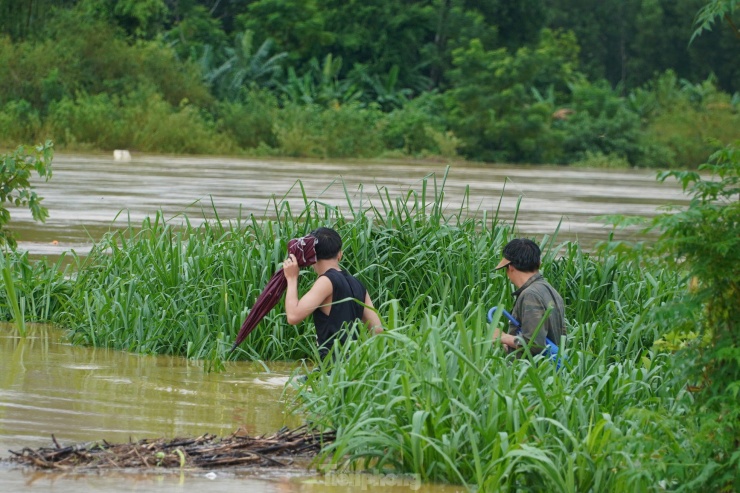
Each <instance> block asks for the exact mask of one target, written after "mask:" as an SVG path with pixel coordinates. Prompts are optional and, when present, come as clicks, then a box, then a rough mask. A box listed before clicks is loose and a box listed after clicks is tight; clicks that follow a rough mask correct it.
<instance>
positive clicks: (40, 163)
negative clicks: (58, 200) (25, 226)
mask: <svg viewBox="0 0 740 493" xmlns="http://www.w3.org/2000/svg"><path fill="white" fill-rule="evenodd" d="M53 147H54V145H53V144H52V142H51V141H46V142H45V143H44V144H40V145H37V146H36V147H34V148H33V150H31V151H30V152H27V151H26V147H25V146H18V148H16V150H15V151H13V152H11V153H10V154H2V155H0V245H3V244H7V245H10V246H11V247H14V246H15V244H16V243H15V240H14V238H13V237H12V235H11V234H10V233H9V232H8V231H7V230H6V229H5V226H6V225H7V224H8V223H9V222H10V211H8V209H7V207H6V203H7V204H10V205H14V206H16V207H28V209H29V210H30V211H31V214H32V216H33V219H34V220H36V221H41V222H43V221H45V220H46V218H47V217H48V216H49V211H48V210H47V209H46V207H44V206H42V205H41V201H42V200H43V199H42V198H41V197H39V196H38V195H36V192H35V191H34V187H33V186H32V185H31V176H32V174H33V171H34V170H35V171H36V173H37V174H38V175H39V176H40V177H41V178H44V179H45V180H47V181H48V180H49V179H51V160H52V157H53V155H54V153H53Z"/></svg>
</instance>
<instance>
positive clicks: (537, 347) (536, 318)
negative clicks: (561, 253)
mask: <svg viewBox="0 0 740 493" xmlns="http://www.w3.org/2000/svg"><path fill="white" fill-rule="evenodd" d="M514 296H515V297H516V301H515V302H514V308H513V310H512V311H511V314H512V315H513V317H514V318H515V319H517V320H518V321H519V323H520V324H521V327H517V326H516V325H514V324H513V323H510V324H509V334H511V335H514V336H516V335H518V336H520V337H521V338H522V339H523V340H524V342H525V343H527V344H529V345H530V346H529V350H530V351H531V353H532V354H539V353H540V352H542V350H543V349H544V348H545V344H546V342H545V338H548V339H550V340H551V341H552V342H554V343H555V344H556V345H558V346H560V338H561V337H562V336H564V335H565V303H564V302H563V298H562V297H561V296H560V294H558V292H557V291H555V289H554V288H553V287H552V286H550V284H549V283H548V282H547V281H546V280H545V278H544V277H542V274H540V273H539V272H538V273H536V274H535V275H533V276H532V277H530V278H529V279H527V282H525V283H524V284H523V285H522V287H520V288H519V289H517V290H516V291H514ZM551 306H552V311H551V312H550V316H549V317H547V320H545V322H544V323H543V324H542V327H541V328H540V330H539V332H537V335H536V336H534V333H535V331H536V330H537V326H538V325H540V321H541V320H542V318H543V317H544V315H545V311H546V310H547V309H548V308H549V307H551ZM519 329H521V334H518V333H517V332H518V330H519ZM533 336H534V339H532V337H533Z"/></svg>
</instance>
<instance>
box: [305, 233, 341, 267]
mask: <svg viewBox="0 0 740 493" xmlns="http://www.w3.org/2000/svg"><path fill="white" fill-rule="evenodd" d="M310 234H311V236H313V237H314V238H316V239H317V240H318V241H317V242H316V246H315V249H316V259H317V260H326V259H330V258H336V257H337V255H339V252H341V251H342V237H341V236H339V233H337V232H336V231H334V230H333V229H331V228H316V229H314V230H313V231H311V233H310Z"/></svg>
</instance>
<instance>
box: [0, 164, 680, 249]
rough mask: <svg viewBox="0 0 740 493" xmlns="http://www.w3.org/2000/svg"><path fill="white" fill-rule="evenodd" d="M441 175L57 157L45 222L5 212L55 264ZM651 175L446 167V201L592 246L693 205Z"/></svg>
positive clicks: (401, 190) (28, 244)
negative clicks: (135, 241) (143, 233)
mask: <svg viewBox="0 0 740 493" xmlns="http://www.w3.org/2000/svg"><path fill="white" fill-rule="evenodd" d="M447 170H448V164H446V163H409V162H390V163H389V162H371V161H358V162H308V161H283V160H272V161H264V160H263V161H259V160H249V159H235V158H225V157H168V156H141V157H138V156H136V155H134V159H133V160H132V161H130V162H120V161H114V160H113V157H112V155H107V154H106V155H85V156H76V155H58V156H56V157H55V158H54V162H53V177H52V179H51V181H49V182H38V183H36V190H37V192H38V194H39V195H40V196H42V197H43V198H44V201H43V204H44V205H45V206H46V207H47V208H48V209H49V218H48V220H47V221H46V223H44V224H39V223H35V222H34V221H33V220H32V219H31V216H30V213H29V212H28V211H26V210H24V209H11V214H12V223H11V227H12V229H13V230H14V231H15V232H17V234H18V236H19V240H20V241H19V246H20V248H21V249H24V250H27V251H29V252H30V253H31V254H32V255H36V256H44V255H48V256H52V257H53V256H55V255H58V254H59V253H61V252H62V251H65V250H75V251H76V252H78V253H81V254H84V253H85V252H86V251H87V250H89V247H90V244H91V243H92V241H94V240H97V239H99V238H100V237H101V236H102V235H103V233H104V232H106V231H109V230H111V229H118V228H122V227H124V226H125V225H126V223H127V222H128V221H130V222H131V223H132V224H133V225H135V226H138V225H140V224H141V222H142V220H143V219H144V218H145V217H147V216H148V217H153V216H154V215H155V214H156V212H157V211H162V213H163V214H164V216H165V218H167V219H170V220H171V221H175V222H177V221H180V220H181V215H182V214H185V215H187V217H188V218H189V219H190V221H191V222H192V223H194V224H198V223H199V222H201V221H202V220H203V219H204V218H209V219H210V218H213V217H214V215H215V214H214V209H215V210H216V211H217V212H218V215H219V217H220V218H221V219H223V220H228V219H234V218H236V217H238V216H239V215H241V216H242V217H249V215H250V214H254V215H255V216H257V217H265V216H267V217H270V216H272V215H274V207H273V205H272V204H273V203H272V199H273V198H277V199H278V200H279V199H281V198H283V197H285V199H286V200H287V201H288V202H290V204H291V207H292V210H293V211H300V210H302V209H303V193H304V191H305V195H306V197H307V198H308V199H309V200H317V201H320V202H323V203H327V204H331V205H333V206H338V207H341V208H344V209H345V210H346V206H347V204H348V200H349V201H351V203H352V204H353V205H355V206H358V205H360V204H363V205H365V206H367V204H368V203H373V204H376V205H379V200H378V190H387V191H388V193H389V194H390V196H391V198H392V199H395V198H397V197H400V196H402V195H405V194H407V193H408V192H409V191H410V190H414V191H416V192H417V193H419V194H421V190H422V181H423V179H424V177H426V176H429V175H430V174H433V176H434V177H435V179H436V183H437V186H438V187H440V188H441V186H442V182H443V179H444V177H445V172H446V171H447ZM655 176H656V173H655V171H649V170H617V171H612V170H587V169H571V168H567V167H556V166H537V167H534V166H503V165H489V166H483V165H473V164H454V163H453V164H450V165H449V171H448V173H447V179H446V181H445V183H444V192H445V200H444V202H445V205H446V207H447V210H448V212H450V213H451V212H455V211H458V210H459V209H460V207H461V206H463V205H465V206H466V207H468V208H469V209H470V211H471V212H476V211H481V212H482V211H485V212H486V213H487V214H488V216H489V217H492V216H493V215H495V214H496V213H497V212H498V214H499V217H501V218H502V219H504V220H505V221H507V222H508V223H509V224H512V223H514V222H515V224H516V226H517V228H518V230H519V231H520V232H521V233H522V234H526V235H530V236H537V237H541V236H542V235H545V234H547V235H552V234H553V233H554V232H555V231H556V229H557V228H558V226H559V227H560V229H559V234H558V238H559V239H561V240H578V241H580V242H581V244H582V245H583V246H584V247H585V248H590V247H591V246H593V245H594V244H595V243H596V242H598V241H602V240H605V239H606V238H608V234H609V232H610V231H611V228H610V227H608V226H606V225H605V224H604V222H603V221H600V220H598V217H599V216H602V215H609V214H626V215H633V214H640V215H647V216H651V215H653V214H655V213H656V212H657V211H658V209H659V208H661V207H663V206H666V205H670V204H677V205H685V204H687V203H688V200H687V197H686V196H685V195H684V194H683V193H682V191H681V189H680V187H679V186H678V185H677V184H675V183H658V182H656V180H655ZM298 180H300V184H299V183H298V182H297V181H298ZM432 184H433V182H432V181H431V180H430V181H429V186H430V187H431V186H432ZM466 189H467V190H468V191H469V194H468V200H467V202H466V203H465V204H463V199H464V197H465V193H466ZM348 196H349V199H348ZM517 210H518V215H517V214H516V211H517ZM515 216H516V221H514V219H515Z"/></svg>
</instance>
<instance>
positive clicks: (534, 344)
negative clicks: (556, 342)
mask: <svg viewBox="0 0 740 493" xmlns="http://www.w3.org/2000/svg"><path fill="white" fill-rule="evenodd" d="M521 305H522V319H521V320H520V322H521V324H522V326H521V329H522V339H524V341H525V342H526V344H528V345H529V349H530V351H531V353H532V354H539V353H540V352H541V351H542V350H543V349H544V348H545V346H546V345H547V341H546V337H547V329H546V328H545V324H544V322H543V324H542V327H540V330H539V332H537V335H536V336H535V335H534V333H535V331H536V330H537V327H538V326H539V325H540V321H541V320H542V319H543V317H544V316H545V311H546V310H547V307H546V306H545V304H544V302H543V300H542V299H541V298H540V297H539V296H536V295H531V296H527V297H526V298H524V299H522V300H521ZM533 337H534V338H533Z"/></svg>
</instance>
